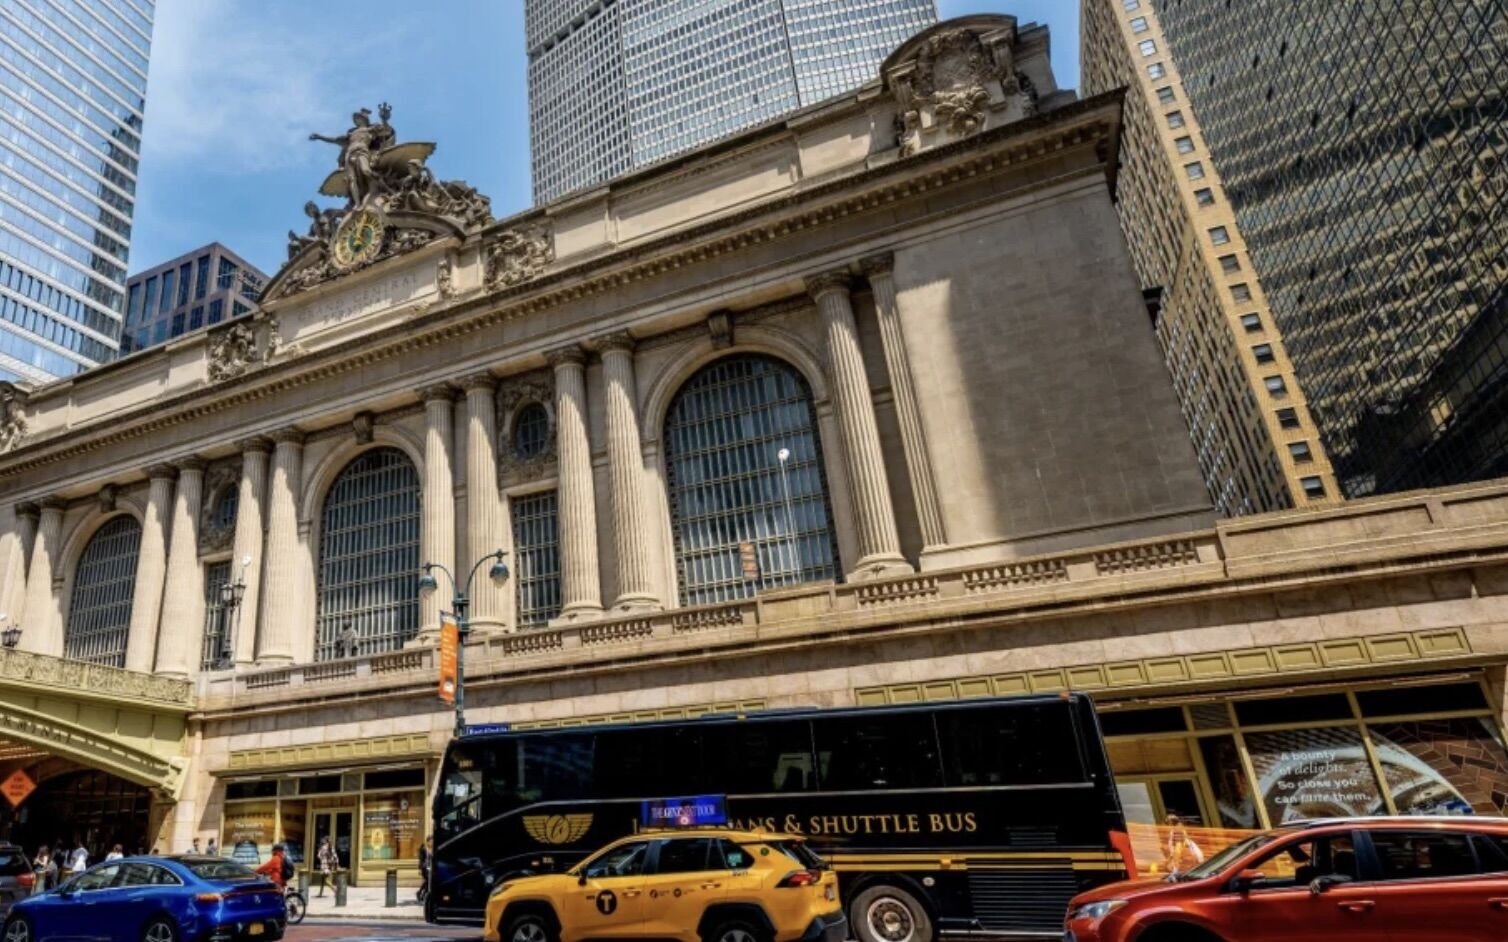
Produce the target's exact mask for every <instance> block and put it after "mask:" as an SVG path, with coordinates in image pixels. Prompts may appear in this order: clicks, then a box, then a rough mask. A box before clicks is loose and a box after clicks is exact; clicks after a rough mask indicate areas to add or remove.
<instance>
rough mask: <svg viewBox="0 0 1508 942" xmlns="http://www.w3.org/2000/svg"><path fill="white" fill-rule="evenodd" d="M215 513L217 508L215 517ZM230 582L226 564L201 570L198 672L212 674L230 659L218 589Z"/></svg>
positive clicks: (225, 616)
mask: <svg viewBox="0 0 1508 942" xmlns="http://www.w3.org/2000/svg"><path fill="white" fill-rule="evenodd" d="M222 503H223V502H222ZM218 512H219V508H218V507H217V508H216V513H217V515H218ZM232 516H234V515H232ZM229 582H230V561H229V560H226V561H225V562H223V563H211V564H209V565H208V566H206V567H204V651H203V656H202V657H201V658H200V669H201V670H207V671H209V670H215V669H216V668H218V667H220V666H221V665H222V664H224V663H225V662H226V661H227V660H229V658H230V653H231V652H230V619H229V618H228V617H227V613H226V611H225V606H224V605H223V604H222V603H221V601H220V587H221V586H222V585H225V584H227V583H229Z"/></svg>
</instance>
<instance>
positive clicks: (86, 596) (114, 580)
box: [63, 514, 141, 667]
mask: <svg viewBox="0 0 1508 942" xmlns="http://www.w3.org/2000/svg"><path fill="white" fill-rule="evenodd" d="M140 551H141V524H139V523H137V522H136V519H135V518H134V517H130V516H127V515H125V514H121V515H120V516H118V517H114V518H112V519H111V520H109V521H108V522H106V523H105V525H104V526H102V527H100V528H99V529H98V530H96V531H95V533H94V536H92V537H90V538H89V545H88V546H86V547H84V555H83V556H80V557H79V566H78V570H77V571H76V572H75V573H74V575H73V600H72V602H71V603H70V604H69V606H68V629H67V630H66V631H64V632H63V656H64V657H66V658H71V659H72V660H75V661H88V662H89V663H91V664H104V665H106V666H108V667H125V666H126V639H127V636H128V635H129V634H130V631H131V600H132V597H133V596H134V595H135V591H136V557H137V555H138V554H139V553H140Z"/></svg>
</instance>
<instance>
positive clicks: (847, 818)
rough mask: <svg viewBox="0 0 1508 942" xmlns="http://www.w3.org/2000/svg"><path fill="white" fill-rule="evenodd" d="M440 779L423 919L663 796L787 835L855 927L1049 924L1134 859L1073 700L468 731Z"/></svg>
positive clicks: (616, 825)
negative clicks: (835, 887)
mask: <svg viewBox="0 0 1508 942" xmlns="http://www.w3.org/2000/svg"><path fill="white" fill-rule="evenodd" d="M439 785H440V787H439V789H438V790H437V792H436V796H435V806H434V813H435V821H434V834H435V858H434V871H433V879H432V882H431V888H430V893H429V897H428V900H427V903H426V908H427V913H426V915H427V917H428V918H429V919H430V920H431V921H435V922H445V923H465V924H480V922H481V919H482V915H483V909H484V907H485V906H486V902H487V896H488V894H489V893H490V892H491V888H492V887H493V886H496V885H497V884H498V883H499V882H500V881H502V880H506V879H508V878H510V877H514V876H519V875H525V874H533V873H547V872H555V871H561V870H565V869H568V868H570V867H571V866H573V865H574V864H576V863H577V862H579V861H580V860H582V859H583V858H584V857H586V856H587V855H588V854H590V853H591V852H592V851H594V850H596V849H597V848H600V847H602V846H603V845H604V844H607V843H608V842H610V841H613V840H615V839H617V838H619V837H622V836H624V835H626V834H629V833H632V832H633V831H634V830H635V829H636V828H638V826H639V816H640V811H641V802H643V801H644V800H647V799H654V798H660V797H665V796H676V795H714V794H715V795H724V796H726V803H727V813H728V816H729V818H730V821H729V824H730V825H731V826H733V827H738V828H751V829H768V830H774V831H789V832H794V833H800V834H803V835H805V836H806V837H807V838H808V839H809V840H810V843H811V845H812V847H813V849H815V850H817V851H818V852H819V853H821V854H823V855H824V856H826V857H827V859H828V861H829V862H830V863H831V864H832V865H833V867H834V869H835V870H837V871H838V874H839V879H840V886H841V892H842V899H843V901H844V903H845V905H846V906H847V907H848V913H849V919H850V922H851V924H852V927H853V931H854V933H855V934H856V935H857V937H858V938H859V939H860V942H929V940H930V939H932V938H933V937H935V936H938V935H949V934H963V933H969V934H975V935H978V934H994V933H1052V932H1061V931H1062V926H1063V916H1064V912H1065V910H1066V907H1067V905H1068V901H1069V899H1070V898H1072V897H1073V896H1074V895H1075V894H1077V893H1079V892H1081V891H1083V890H1086V889H1089V888H1091V887H1094V886H1097V885H1099V884H1101V883H1105V882H1108V881H1110V880H1118V879H1122V878H1124V877H1126V876H1127V875H1128V874H1131V873H1135V867H1134V861H1132V859H1131V850H1130V843H1129V841H1127V839H1126V836H1125V823H1124V820H1123V818H1122V815H1121V808H1120V802H1119V799H1118V797H1117V795H1116V791H1115V786H1114V782H1113V781H1112V778H1111V775H1110V768H1109V762H1108V760H1107V758H1106V755H1105V747H1104V742H1103V740H1102V738H1101V736H1100V730H1099V724H1098V721H1097V720H1096V718H1095V713H1094V708H1093V705H1092V704H1091V703H1090V701H1089V698H1088V697H1086V696H1082V695H1062V696H1037V697H1015V698H1001V699H982V700H969V701H961V702H954V703H944V704H916V705H909V706H898V707H868V708H856V709H842V710H799V711H788V712H769V713H759V714H750V715H748V716H731V715H729V716H711V717H703V718H700V719H694V720H681V721H673V722H656V723H643V724H632V725H614V726H596V727H575V728H568V729H555V730H533V731H520V732H503V733H496V734H486V735H477V736H467V737H463V738H461V739H457V740H454V741H452V742H451V744H450V747H449V748H448V749H447V750H446V753H445V762H444V766H443V768H442V770H441V779H440V783H439Z"/></svg>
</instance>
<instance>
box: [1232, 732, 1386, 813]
mask: <svg viewBox="0 0 1508 942" xmlns="http://www.w3.org/2000/svg"><path fill="white" fill-rule="evenodd" d="M1246 748H1247V751H1248V752H1250V754H1251V764H1252V768H1253V770H1254V771H1255V772H1256V774H1257V793H1258V794H1259V795H1261V797H1262V803H1263V805H1264V806H1265V807H1266V808H1267V817H1268V819H1269V820H1270V821H1271V822H1272V824H1273V826H1274V827H1276V826H1278V825H1281V824H1287V823H1288V822H1290V821H1301V820H1304V819H1306V818H1332V817H1351V816H1355V815H1370V814H1386V813H1387V806H1386V804H1384V802H1383V799H1382V791H1381V789H1379V788H1378V786H1377V776H1375V775H1374V774H1373V773H1372V764H1371V761H1370V760H1369V759H1368V757H1367V751H1366V747H1365V746H1364V745H1363V744H1362V740H1361V731H1360V730H1359V729H1356V728H1354V727H1349V726H1325V727H1320V728H1317V729H1291V730H1279V731H1276V732H1266V733H1247V734H1246Z"/></svg>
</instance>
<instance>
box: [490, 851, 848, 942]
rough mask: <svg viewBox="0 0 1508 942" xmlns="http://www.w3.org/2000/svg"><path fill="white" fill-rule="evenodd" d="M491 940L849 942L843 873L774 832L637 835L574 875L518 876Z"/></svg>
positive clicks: (506, 886)
mask: <svg viewBox="0 0 1508 942" xmlns="http://www.w3.org/2000/svg"><path fill="white" fill-rule="evenodd" d="M486 919H487V922H486V927H485V928H486V932H485V935H484V938H485V939H487V942H582V940H588V939H607V938H616V939H623V938H633V937H638V938H653V939H675V940H678V942H843V940H844V939H845V938H846V937H847V934H848V922H847V919H846V918H845V917H844V915H843V907H842V905H841V904H840V903H839V902H838V878H837V876H836V875H835V874H834V873H833V872H832V870H831V869H829V868H828V867H827V865H826V864H825V863H823V861H822V859H821V858H820V857H818V856H817V855H816V854H815V853H813V852H812V851H811V850H810V849H809V848H808V847H807V846H806V842H805V841H804V840H803V839H802V838H800V837H797V836H792V835H788V834H775V833H772V832H768V831H730V830H726V829H713V828H694V829H693V828H686V829H678V830H674V831H651V832H647V833H642V834H635V835H633V836H632V837H626V838H624V839H622V840H620V841H617V842H615V843H612V844H609V845H608V846H607V847H605V848H603V849H602V850H600V851H598V852H597V853H596V854H594V855H593V856H591V857H589V858H587V860H586V861H584V862H583V863H581V864H579V865H577V866H576V867H574V868H573V869H571V870H569V871H567V872H566V873H559V874H549V875H543V876H532V877H521V878H518V879H513V880H508V881H506V882H504V883H502V884H501V885H499V886H498V887H497V889H495V890H493V891H492V896H491V898H489V899H488V900H487V917H486Z"/></svg>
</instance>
